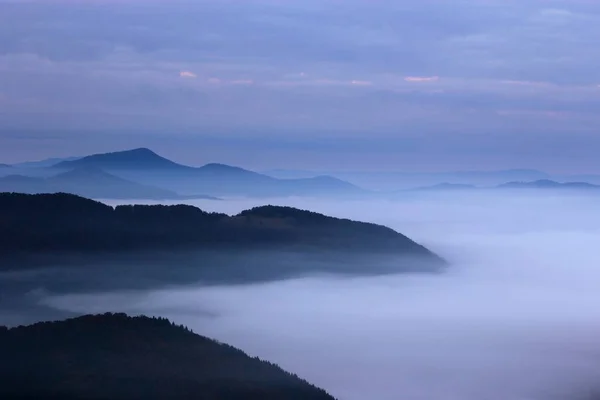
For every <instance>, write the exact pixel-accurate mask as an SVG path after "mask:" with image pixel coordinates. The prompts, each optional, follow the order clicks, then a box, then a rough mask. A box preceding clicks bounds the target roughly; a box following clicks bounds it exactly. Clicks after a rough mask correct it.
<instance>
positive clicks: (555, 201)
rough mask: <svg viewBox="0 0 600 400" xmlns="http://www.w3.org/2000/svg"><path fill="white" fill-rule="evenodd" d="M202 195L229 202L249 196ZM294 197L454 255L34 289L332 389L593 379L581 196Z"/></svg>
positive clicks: (509, 389) (413, 390) (520, 389)
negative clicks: (228, 278) (372, 269)
mask: <svg viewBox="0 0 600 400" xmlns="http://www.w3.org/2000/svg"><path fill="white" fill-rule="evenodd" d="M288 203H291V204H292V205H298V202H296V201H291V202H290V201H289V200H288ZM208 204H211V203H204V204H203V205H208ZM212 204H213V207H217V208H218V209H219V210H220V211H228V212H234V211H236V210H239V209H242V208H246V207H248V206H250V205H251V204H249V203H248V202H247V201H240V202H237V203H236V202H221V203H219V204H215V203H212ZM302 206H303V207H307V208H310V209H314V210H319V211H323V212H329V213H331V214H334V215H337V216H340V217H351V218H358V219H363V220H369V221H373V222H378V223H386V224H388V225H390V226H392V227H394V228H396V229H398V230H400V231H401V232H403V233H406V234H408V235H409V236H411V237H413V238H415V239H417V240H419V241H421V242H422V243H424V244H426V245H428V246H430V247H431V248H433V249H434V250H436V251H438V252H440V253H441V254H443V255H444V256H445V257H447V258H448V259H450V260H451V261H452V262H453V264H452V267H451V269H450V270H449V271H448V273H446V274H444V275H441V276H418V275H414V276H411V275H404V276H402V275H398V276H388V277H379V278H354V279H344V278H322V277H321V278H318V277H312V278H305V279H297V280H292V281H286V282H277V283H270V284H263V285H250V286H236V287H213V288H203V287H198V286H195V285H194V283H193V282H190V285H188V286H186V287H180V288H172V287H171V288H167V289H164V290H154V291H139V292H117V293H114V292H113V293H96V294H84V295H81V294H73V295H60V296H52V295H43V296H41V299H42V302H43V303H44V304H46V305H50V306H52V307H55V308H58V309H61V310H70V311H75V312H91V311H93V312H103V311H107V310H114V309H118V310H124V311H127V312H130V313H151V314H158V315H167V316H169V317H171V318H173V319H175V320H176V321H178V322H179V323H184V324H186V325H187V326H190V327H193V329H194V330H196V331H197V332H200V333H203V334H208V335H211V336H214V337H216V338H218V339H219V340H223V341H226V342H229V343H231V344H233V345H235V346H239V347H241V348H243V349H244V350H246V351H248V352H250V353H251V354H252V355H258V356H260V357H263V358H267V359H269V360H272V361H274V362H277V363H279V364H281V365H282V366H283V367H284V368H287V369H290V370H292V371H293V372H296V373H298V374H299V375H301V376H303V377H305V378H307V379H309V380H310V381H312V382H314V383H316V384H318V385H321V386H323V387H325V388H326V389H328V390H330V391H331V392H332V393H333V394H334V395H336V396H338V397H339V398H340V400H360V399H366V398H377V399H382V400H393V399H398V398H410V399H417V400H421V399H423V400H437V399H456V400H459V399H460V400H478V399H489V400H505V399H531V400H549V399H550V400H555V399H560V400H563V399H565V400H566V399H579V398H581V399H585V398H587V397H585V396H586V395H587V394H588V393H589V391H591V390H592V389H596V385H597V384H598V381H599V379H598V378H600V374H599V373H598V371H599V370H600V369H599V368H598V366H599V365H600V340H599V339H598V338H599V337H600V335H599V334H600V310H599V309H598V307H595V306H594V305H595V304H597V303H598V301H600V285H599V283H598V282H600V279H598V278H599V277H600V271H599V270H598V268H597V265H599V263H600V258H599V257H598V254H597V252H596V251H595V250H594V249H595V243H597V242H598V240H599V239H600V237H599V235H600V231H599V230H598V224H599V223H600V221H599V218H598V217H597V215H600V213H598V212H597V211H598V206H597V204H595V200H594V199H593V198H585V197H561V198H552V197H515V196H513V197H497V196H489V195H484V196H479V197H470V196H465V195H464V194H460V195H452V196H426V197H424V198H420V199H418V200H411V201H405V202H397V203H393V202H336V203H326V202H316V201H315V202H308V203H307V202H303V203H302ZM366 267H368V266H366Z"/></svg>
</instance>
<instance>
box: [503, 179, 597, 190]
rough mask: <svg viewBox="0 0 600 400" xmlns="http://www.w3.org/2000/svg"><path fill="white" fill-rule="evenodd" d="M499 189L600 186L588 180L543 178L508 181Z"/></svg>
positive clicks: (591, 188) (581, 188)
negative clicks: (562, 181)
mask: <svg viewBox="0 0 600 400" xmlns="http://www.w3.org/2000/svg"><path fill="white" fill-rule="evenodd" d="M498 188H499V189H561V190H562V189H571V190H597V189H600V186H598V185H593V184H591V183H587V182H564V183H561V182H556V181H552V180H549V179H541V180H538V181H534V182H508V183H505V184H502V185H499V186H498Z"/></svg>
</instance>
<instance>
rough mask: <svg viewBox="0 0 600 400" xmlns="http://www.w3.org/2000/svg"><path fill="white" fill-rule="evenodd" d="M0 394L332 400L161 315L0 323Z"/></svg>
mask: <svg viewBox="0 0 600 400" xmlns="http://www.w3.org/2000/svg"><path fill="white" fill-rule="evenodd" d="M0 381H1V382H2V384H1V385H0V398H2V399H5V398H6V399H9V398H10V399H37V400H45V399H61V400H84V399H85V400H88V399H94V400H125V399H127V400H142V399H144V400H153V399H161V400H162V399H170V400H183V399H186V400H187V399H194V400H254V399H256V400H259V399H260V400H333V397H331V396H330V395H328V394H327V393H326V392H325V391H323V390H321V389H319V388H317V387H315V386H312V385H311V384H309V383H307V382H306V381H304V380H302V379H300V378H298V377H297V376H295V375H293V374H290V373H287V372H285V371H283V370H282V369H280V368H279V367H277V366H276V365H274V364H271V363H268V362H265V361H261V360H259V359H258V358H251V357H249V356H247V355H246V354H244V353H243V352H242V351H240V350H238V349H235V348H233V347H231V346H228V345H225V344H222V343H218V342H216V341H213V340H211V339H208V338H206V337H202V336H199V335H196V334H194V333H192V332H191V331H189V330H188V329H187V328H184V327H182V326H176V325H174V324H172V323H171V322H169V321H168V320H166V319H163V318H148V317H135V318H132V317H128V316H127V315H125V314H104V315H96V316H92V315H88V316H84V317H79V318H74V319H69V320H66V321H60V322H42V323H37V324H34V325H31V326H25V327H18V328H12V329H7V328H3V327H0Z"/></svg>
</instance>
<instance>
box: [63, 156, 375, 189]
mask: <svg viewBox="0 0 600 400" xmlns="http://www.w3.org/2000/svg"><path fill="white" fill-rule="evenodd" d="M92 167H93V168H99V169H101V170H103V171H106V172H108V173H110V174H113V175H115V176H118V177H121V178H124V179H127V180H129V181H133V182H138V183H140V184H144V185H148V186H155V187H160V188H165V189H167V190H170V191H172V192H176V193H179V194H180V195H183V196H193V195H196V194H198V193H202V194H208V195H211V196H249V197H285V196H363V195H365V194H366V191H364V190H363V189H361V188H359V187H357V186H354V185H352V184H350V183H348V182H345V181H341V180H339V179H336V178H333V177H329V176H319V177H314V178H306V179H278V178H274V177H271V176H267V175H263V174H261V173H258V172H254V171H250V170H247V169H244V168H240V167H236V166H231V165H226V164H220V163H210V164H206V165H204V166H202V167H191V166H187V165H183V164H178V163H176V162H174V161H171V160H168V159H166V158H164V157H162V156H160V155H158V154H156V153H155V152H153V151H152V150H149V149H147V148H139V149H133V150H126V151H119V152H114V153H105V154H94V155H90V156H87V157H83V158H81V159H77V160H74V161H63V162H60V163H58V164H56V165H55V166H54V169H55V170H56V169H58V170H62V171H65V170H72V169H76V168H92Z"/></svg>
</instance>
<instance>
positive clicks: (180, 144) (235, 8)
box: [0, 0, 600, 173]
mask: <svg viewBox="0 0 600 400" xmlns="http://www.w3.org/2000/svg"><path fill="white" fill-rule="evenodd" d="M598 37H600V3H598V2H596V1H593V0H518V1H517V0H455V1H445V0H444V1H442V0H394V1H391V0H371V1H368V0H345V1H340V0H318V1H317V0H302V1H300V0H287V1H282V0H244V1H242V0H169V1H166V0H0V162H17V161H23V160H31V159H40V158H45V157H50V156H73V155H75V156H77V155H86V154H90V153H94V152H103V151H114V150H120V149H126V148H133V147H140V146H144V147H151V148H153V149H154V150H156V151H157V152H159V153H162V154H165V155H167V156H169V157H170V158H174V159H176V160H177V161H181V162H186V163H189V164H194V165H197V164H202V163H205V162H215V161H216V162H227V163H233V164H236V165H240V166H245V167H248V168H254V169H265V168H303V169H333V170H335V169H340V168H347V166H348V164H352V166H353V168H354V169H361V168H365V169H379V170H413V171H444V170H464V169H501V168H539V169H544V170H547V171H549V172H568V173H583V172H600V167H599V166H597V163H596V152H595V149H596V148H598V146H599V145H600V135H598V133H597V131H598V128H599V127H600V113H599V112H598V111H600V68H599V67H600V53H598V51H597V48H596V47H597V46H596V45H597V40H596V38H598Z"/></svg>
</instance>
